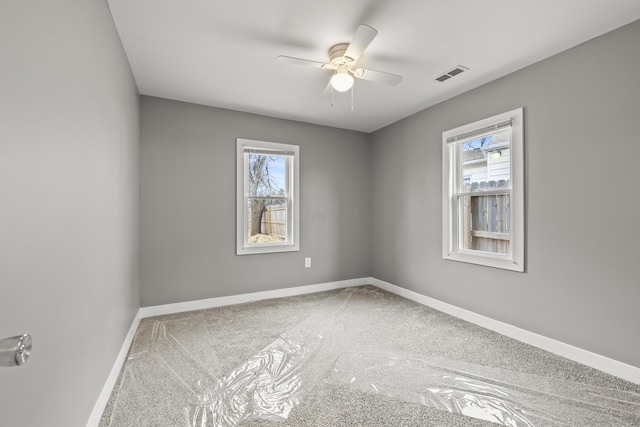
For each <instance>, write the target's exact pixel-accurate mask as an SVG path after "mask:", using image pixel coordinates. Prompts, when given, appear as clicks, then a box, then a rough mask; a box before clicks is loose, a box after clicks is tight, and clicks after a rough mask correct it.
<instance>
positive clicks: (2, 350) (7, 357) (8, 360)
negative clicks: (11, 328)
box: [0, 334, 31, 366]
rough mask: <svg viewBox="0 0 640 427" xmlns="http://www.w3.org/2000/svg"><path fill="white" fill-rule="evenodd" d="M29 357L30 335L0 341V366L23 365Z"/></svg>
mask: <svg viewBox="0 0 640 427" xmlns="http://www.w3.org/2000/svg"><path fill="white" fill-rule="evenodd" d="M29 356H31V335H29V334H24V335H18V336H15V337H11V338H5V339H3V340H0V366H19V365H23V364H24V363H25V362H26V361H27V359H29Z"/></svg>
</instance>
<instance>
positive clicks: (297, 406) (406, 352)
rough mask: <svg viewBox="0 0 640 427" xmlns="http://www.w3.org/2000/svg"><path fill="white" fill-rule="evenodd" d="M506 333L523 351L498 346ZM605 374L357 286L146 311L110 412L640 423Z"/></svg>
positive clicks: (128, 418)
mask: <svg viewBox="0 0 640 427" xmlns="http://www.w3.org/2000/svg"><path fill="white" fill-rule="evenodd" d="M291 301H293V302H291ZM452 334H454V338H453V339H449V337H450V336H451V335H452ZM487 340H491V342H493V343H494V345H496V346H497V351H498V353H496V350H493V349H487V348H486V346H487V342H488V341H487ZM505 340H506V341H505ZM504 343H506V346H507V347H508V348H509V349H514V348H515V349H520V351H503V352H502V353H500V352H499V351H500V349H501V348H502V349H504V348H505V347H500V346H501V345H504ZM442 355H444V356H445V357H442ZM529 356H530V357H529ZM460 359H463V360H464V361H462V360H460ZM505 367H509V369H506V368H505ZM511 367H515V368H519V367H520V368H522V369H523V370H528V372H524V371H523V372H521V371H518V370H516V369H511ZM600 375H602V376H603V377H602V378H600V377H599V376H600ZM572 376H573V378H577V379H579V380H580V381H582V382H577V381H569V380H566V379H565V378H566V377H569V378H571V377H572ZM620 381H621V380H620ZM600 383H602V384H613V385H615V386H618V385H619V384H620V383H619V382H618V380H617V379H615V378H613V377H610V376H606V374H603V373H599V371H595V370H592V369H591V368H587V367H584V366H582V365H578V364H575V363H573V362H570V361H566V359H562V358H558V357H557V356H554V355H551V354H549V353H546V352H542V351H540V350H537V349H533V348H531V347H527V346H526V345H524V344H522V343H518V342H516V341H513V340H510V339H508V338H506V337H502V336H500V335H498V334H495V333H492V332H490V331H486V330H483V329H481V328H478V327H476V326H473V325H470V324H467V323H466V322H463V321H461V320H459V319H455V318H451V317H450V316H446V315H444V314H442V313H439V312H437V311H435V310H432V309H429V308H426V307H423V306H419V305H417V304H415V303H413V302H410V301H407V300H404V299H402V298H400V297H397V296H395V295H392V294H389V293H386V292H384V291H381V290H378V289H376V288H373V287H359V288H349V289H345V290H341V291H333V292H326V293H322V294H318V295H309V296H304V297H303V296H301V297H294V299H293V300H290V299H284V300H271V301H265V302H258V303H251V304H242V305H238V306H229V307H220V308H214V309H208V310H200V311H195V312H190V313H179V314H175V315H169V316H160V317H158V318H150V319H143V321H142V322H141V324H140V326H139V328H138V331H137V332H136V335H135V338H134V342H133V344H132V347H131V350H130V353H129V356H128V358H127V360H126V361H125V364H124V366H123V369H122V372H121V377H120V379H119V381H118V384H117V386H116V388H115V389H114V393H113V395H112V398H111V400H110V405H108V406H109V411H105V415H104V416H103V419H102V421H101V424H100V426H101V427H107V426H109V427H114V426H148V425H154V426H171V427H174V426H181V427H217V426H228V427H233V426H242V425H245V424H248V425H251V426H254V425H255V426H258V425H259V426H263V425H274V423H275V424H277V425H300V424H304V425H338V424H344V425H346V424H350V423H355V424H363V423H364V424H370V423H373V424H376V425H399V424H411V425H415V424H416V423H415V422H414V421H411V420H417V419H418V418H413V419H411V416H409V417H407V418H404V419H403V420H404V421H402V422H400V421H399V420H400V418H401V417H402V415H401V414H395V415H394V414H393V413H387V412H386V411H387V410H391V411H393V408H394V407H403V408H409V409H410V410H412V411H414V410H415V411H422V412H421V413H420V414H418V412H416V415H415V417H427V416H430V415H429V414H432V413H438V414H442V413H445V415H443V416H447V417H452V418H451V420H454V421H455V422H458V424H455V425H457V426H462V425H464V426H466V425H474V426H476V425H485V424H489V425H491V424H492V423H493V424H495V425H502V426H510V427H534V426H535V427H538V426H552V427H556V426H581V427H583V426H613V425H615V426H638V425H640V394H638V393H637V391H639V390H640V387H637V386H634V385H629V384H623V387H627V388H628V389H629V390H633V391H625V390H624V389H622V388H609V387H601V386H599V385H598V384H600ZM331 393H338V394H339V395H340V396H343V398H341V399H342V400H343V401H344V404H343V403H342V402H334V403H333V404H334V405H335V404H337V405H343V407H342V408H340V411H339V415H336V417H342V418H333V419H332V418H331V417H330V416H328V415H329V414H326V411H332V412H333V411H335V408H334V409H332V408H331V407H324V406H322V405H323V402H325V401H326V397H327V396H331ZM323 396H324V397H323ZM361 399H369V400H374V401H376V402H383V403H384V404H385V405H387V404H388V405H389V406H385V408H386V409H385V413H384V415H383V416H384V417H385V418H384V419H383V420H378V419H376V420H371V419H367V418H366V417H367V416H368V415H367V414H364V415H363V416H364V417H365V418H364V420H363V418H360V419H358V420H356V421H353V420H350V419H349V418H348V414H349V411H350V410H351V411H357V408H359V407H362V406H363V405H367V403H366V400H361ZM416 408H417V409H416ZM427 408H428V409H427ZM373 409H374V410H375V408H373ZM369 410H371V408H369ZM323 411H324V413H323ZM336 413H338V412H336ZM447 413H448V414H455V415H447ZM345 414H346V415H345ZM344 417H347V418H344ZM458 417H459V418H458ZM460 419H462V421H460ZM468 419H475V420H480V421H476V422H475V423H473V424H467V423H466V421H464V420H468ZM420 420H421V422H420V423H422V424H424V423H425V421H424V420H425V418H420ZM451 420H449V419H448V420H447V423H445V424H446V425H449V424H448V421H451ZM426 422H427V423H428V421H426ZM412 423H413V424H412ZM420 423H418V424H420ZM438 423H440V425H441V424H442V423H443V422H441V421H439V422H438Z"/></svg>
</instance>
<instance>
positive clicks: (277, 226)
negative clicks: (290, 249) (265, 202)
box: [260, 206, 287, 239]
mask: <svg viewBox="0 0 640 427" xmlns="http://www.w3.org/2000/svg"><path fill="white" fill-rule="evenodd" d="M260 232H261V233H262V234H267V235H270V236H278V237H282V238H284V239H286V237H287V207H286V206H267V210H266V211H265V212H264V214H263V215H262V223H261V224H260Z"/></svg>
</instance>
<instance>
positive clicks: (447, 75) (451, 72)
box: [436, 65, 469, 82]
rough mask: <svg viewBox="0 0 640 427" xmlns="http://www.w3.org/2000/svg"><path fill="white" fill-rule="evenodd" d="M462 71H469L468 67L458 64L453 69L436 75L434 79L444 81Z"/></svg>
mask: <svg viewBox="0 0 640 427" xmlns="http://www.w3.org/2000/svg"><path fill="white" fill-rule="evenodd" d="M464 71H469V69H468V68H467V67H465V66H462V65H458V66H457V67H455V68H454V69H452V70H449V71H447V72H446V73H444V74H442V75H441V76H438V77H436V80H437V81H439V82H444V81H445V80H449V79H450V78H451V77H454V76H457V75H458V74H460V73H462V72H464Z"/></svg>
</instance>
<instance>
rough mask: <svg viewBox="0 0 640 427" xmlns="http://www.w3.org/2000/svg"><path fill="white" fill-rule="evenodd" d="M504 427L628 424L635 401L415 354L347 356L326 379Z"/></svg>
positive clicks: (638, 402) (639, 415)
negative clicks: (400, 355)
mask: <svg viewBox="0 0 640 427" xmlns="http://www.w3.org/2000/svg"><path fill="white" fill-rule="evenodd" d="M329 381H331V382H333V383H335V384H341V385H345V386H346V385H348V386H349V387H355V388H357V389H359V390H361V391H364V392H368V393H374V394H383V395H386V396H388V397H392V398H396V399H400V400H403V401H407V402H413V403H420V404H423V405H426V406H430V407H433V408H436V409H441V410H445V411H449V412H452V413H458V414H462V415H466V416H469V417H473V418H477V419H481V420H486V421H490V422H493V423H496V424H499V425H503V426H512V427H533V426H585V425H594V426H614V425H615V426H621V425H624V426H633V425H638V424H636V423H637V422H638V421H640V395H639V394H637V393H632V392H625V391H619V390H612V389H605V388H599V387H595V386H585V385H581V384H576V383H573V382H567V381H561V380H550V379H545V378H542V377H537V376H534V375H527V374H523V373H518V372H510V371H508V370H504V369H496V368H491V367H486V366H478V365H472V364H468V363H463V362H455V361H449V360H437V359H424V358H420V357H419V356H418V355H405V356H404V357H398V356H397V355H383V354H375V353H354V352H347V353H344V354H342V355H340V356H339V357H338V359H337V361H336V366H335V370H334V372H333V374H332V376H331V378H330V379H329Z"/></svg>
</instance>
